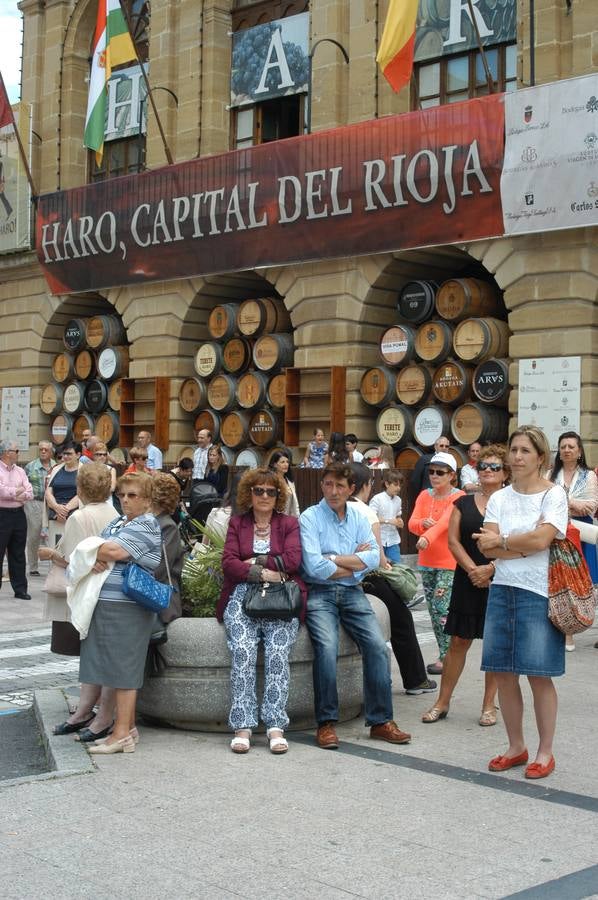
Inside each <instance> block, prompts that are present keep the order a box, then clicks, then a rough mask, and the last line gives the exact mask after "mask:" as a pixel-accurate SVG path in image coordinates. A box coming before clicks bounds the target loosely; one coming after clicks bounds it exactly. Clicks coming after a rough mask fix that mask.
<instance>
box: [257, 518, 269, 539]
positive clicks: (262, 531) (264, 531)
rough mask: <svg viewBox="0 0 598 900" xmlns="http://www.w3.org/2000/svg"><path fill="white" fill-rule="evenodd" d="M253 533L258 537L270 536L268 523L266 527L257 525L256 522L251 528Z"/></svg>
mask: <svg viewBox="0 0 598 900" xmlns="http://www.w3.org/2000/svg"><path fill="white" fill-rule="evenodd" d="M253 531H254V533H255V534H257V536H258V537H268V535H269V534H270V522H268V524H267V525H258V524H257V522H256V523H255V524H254V526H253Z"/></svg>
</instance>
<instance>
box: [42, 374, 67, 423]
mask: <svg viewBox="0 0 598 900" xmlns="http://www.w3.org/2000/svg"><path fill="white" fill-rule="evenodd" d="M63 396H64V388H63V387H62V385H61V384H54V382H53V381H51V382H50V383H49V384H45V385H44V386H43V388H42V389H41V392H40V395H39V407H40V409H41V411H42V412H43V413H45V414H46V415H47V416H55V415H56V413H59V412H60V410H61V409H62V398H63Z"/></svg>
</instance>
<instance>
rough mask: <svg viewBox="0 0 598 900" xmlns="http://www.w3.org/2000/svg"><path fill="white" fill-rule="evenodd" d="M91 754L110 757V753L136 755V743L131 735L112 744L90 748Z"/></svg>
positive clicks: (96, 745)
mask: <svg viewBox="0 0 598 900" xmlns="http://www.w3.org/2000/svg"><path fill="white" fill-rule="evenodd" d="M89 752H90V753H95V754H98V755H99V754H102V755H108V754H109V753H135V741H134V740H133V738H132V737H131V735H130V734H128V735H127V736H126V738H121V739H120V740H118V741H113V742H112V743H111V744H94V745H93V747H90V748H89Z"/></svg>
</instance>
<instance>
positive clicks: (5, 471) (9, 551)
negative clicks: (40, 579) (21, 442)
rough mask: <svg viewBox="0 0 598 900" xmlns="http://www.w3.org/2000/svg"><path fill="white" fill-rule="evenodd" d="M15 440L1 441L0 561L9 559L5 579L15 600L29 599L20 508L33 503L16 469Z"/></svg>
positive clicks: (24, 530) (30, 491)
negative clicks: (29, 502) (10, 586)
mask: <svg viewBox="0 0 598 900" xmlns="http://www.w3.org/2000/svg"><path fill="white" fill-rule="evenodd" d="M18 453H19V450H18V447H17V445H16V443H15V442H14V441H0V559H4V554H5V553H6V555H7V556H8V577H9V578H10V583H11V585H12V589H13V591H14V592H15V597H16V598H17V600H31V597H30V595H29V594H28V593H27V574H26V572H25V544H26V542H27V519H26V518H25V511H24V509H23V506H24V505H25V503H26V502H27V501H28V500H33V489H32V487H31V484H30V482H29V479H28V478H27V476H26V475H25V472H24V471H23V469H21V468H20V466H18V465H17V464H16V463H17V459H18Z"/></svg>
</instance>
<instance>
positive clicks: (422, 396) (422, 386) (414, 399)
mask: <svg viewBox="0 0 598 900" xmlns="http://www.w3.org/2000/svg"><path fill="white" fill-rule="evenodd" d="M433 374H434V370H433V369H431V368H429V367H428V366H424V365H422V364H417V363H413V364H412V365H410V366H405V368H404V369H400V370H399V372H398V373H397V378H396V383H395V384H396V393H397V399H398V401H399V403H404V404H405V405H406V406H415V405H416V404H418V403H425V402H426V401H427V400H428V399H429V398H430V396H431V394H432V375H433Z"/></svg>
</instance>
